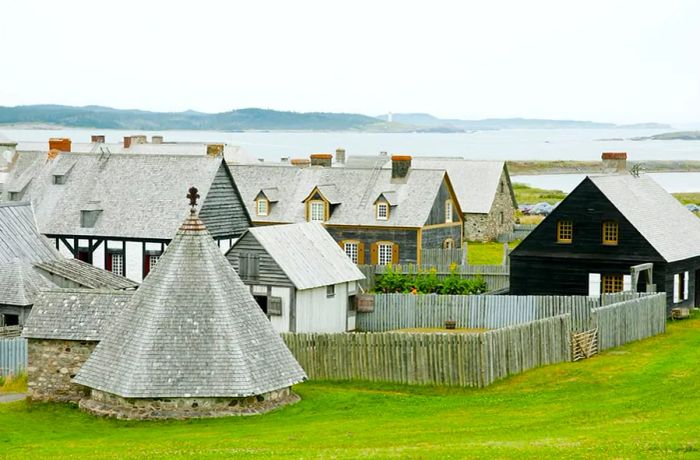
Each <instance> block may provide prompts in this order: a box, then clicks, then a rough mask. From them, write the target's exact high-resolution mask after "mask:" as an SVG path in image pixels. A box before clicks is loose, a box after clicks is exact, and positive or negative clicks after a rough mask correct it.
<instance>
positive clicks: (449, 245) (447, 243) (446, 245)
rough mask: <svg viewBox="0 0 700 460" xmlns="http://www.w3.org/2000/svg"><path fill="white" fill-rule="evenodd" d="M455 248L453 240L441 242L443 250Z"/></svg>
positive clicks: (448, 239)
mask: <svg viewBox="0 0 700 460" xmlns="http://www.w3.org/2000/svg"><path fill="white" fill-rule="evenodd" d="M454 247H455V240H453V239H452V238H447V239H446V240H445V241H443V242H442V248H443V249H454Z"/></svg>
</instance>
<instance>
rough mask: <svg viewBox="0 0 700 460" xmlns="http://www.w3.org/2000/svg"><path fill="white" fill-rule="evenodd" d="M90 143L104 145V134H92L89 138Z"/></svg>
mask: <svg viewBox="0 0 700 460" xmlns="http://www.w3.org/2000/svg"><path fill="white" fill-rule="evenodd" d="M90 142H92V143H93V144H104V143H105V136H104V134H93V135H92V136H90Z"/></svg>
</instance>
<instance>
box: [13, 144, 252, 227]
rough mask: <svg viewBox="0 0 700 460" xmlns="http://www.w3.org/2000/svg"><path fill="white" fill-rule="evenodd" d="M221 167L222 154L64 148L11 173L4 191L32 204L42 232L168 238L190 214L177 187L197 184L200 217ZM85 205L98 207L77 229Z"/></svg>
mask: <svg viewBox="0 0 700 460" xmlns="http://www.w3.org/2000/svg"><path fill="white" fill-rule="evenodd" d="M225 167H226V166H225V164H224V163H223V160H222V158H221V157H220V156H218V157H210V156H205V155H198V156H191V155H156V154H148V155H136V154H123V155H116V154H112V155H109V154H89V153H82V154H75V153H61V154H59V155H58V156H57V157H56V158H54V159H53V160H47V159H46V157H45V156H44V157H40V158H36V159H35V160H34V161H33V162H32V164H31V165H30V166H27V167H25V168H24V169H23V170H21V171H19V170H18V171H15V172H14V173H13V175H12V177H11V178H10V179H9V180H8V183H7V187H6V191H7V192H13V191H14V192H17V193H21V194H22V198H21V199H22V200H26V201H31V202H32V204H33V205H34V210H35V213H36V220H37V222H38V225H39V230H40V231H41V233H43V234H46V235H81V236H92V235H94V236H109V237H117V238H141V239H143V238H148V239H163V240H168V239H170V238H172V235H173V234H174V233H175V231H176V230H177V228H178V226H179V225H180V223H181V222H182V220H183V219H184V218H185V217H186V215H187V212H186V210H183V209H182V207H181V206H179V203H180V202H181V201H182V198H183V197H182V186H181V184H183V183H186V184H191V185H194V186H196V187H197V188H198V189H199V193H200V195H201V196H202V202H203V203H204V208H203V210H202V216H203V218H205V217H204V215H205V214H206V212H207V209H206V206H207V201H206V197H207V194H208V193H209V192H210V190H213V188H212V184H213V183H214V180H215V177H216V175H217V173H218V172H219V170H220V168H225ZM55 175H65V182H64V183H63V184H56V183H55V180H54V176H55ZM234 187H235V185H234ZM5 195H6V196H5V199H8V198H9V196H7V194H5ZM233 201H234V200H233V199H231V200H229V202H227V203H226V206H228V207H230V206H232V205H234V204H235V203H233ZM88 210H93V211H95V210H99V211H98V212H99V218H98V219H97V221H96V223H95V225H94V227H90V228H86V227H82V226H81V211H88ZM240 211H241V213H243V214H245V211H244V210H242V209H241V210H240ZM214 218H217V217H214ZM205 219H206V218H205ZM245 219H246V220H247V219H248V217H247V216H245ZM231 225H232V224H231ZM245 228H247V225H246V226H245ZM245 228H240V229H236V230H240V232H241V233H242V232H243V231H244V230H245ZM224 230H226V232H225V233H228V230H230V229H228V228H225V229H224ZM232 231H233V230H232ZM217 236H218V235H217Z"/></svg>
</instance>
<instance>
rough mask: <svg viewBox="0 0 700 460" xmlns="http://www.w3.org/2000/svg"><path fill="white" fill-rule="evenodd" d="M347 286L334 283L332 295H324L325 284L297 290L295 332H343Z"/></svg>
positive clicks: (345, 319)
mask: <svg viewBox="0 0 700 460" xmlns="http://www.w3.org/2000/svg"><path fill="white" fill-rule="evenodd" d="M347 286H348V285H347V283H342V284H336V285H335V296H333V297H326V286H321V287H319V288H314V289H304V290H303V291H297V304H296V308H297V332H345V326H346V321H347V309H348V289H347Z"/></svg>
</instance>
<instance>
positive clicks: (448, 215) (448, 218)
mask: <svg viewBox="0 0 700 460" xmlns="http://www.w3.org/2000/svg"><path fill="white" fill-rule="evenodd" d="M453 211H454V207H453V206H452V200H447V201H445V223H446V224H449V223H452V215H453V214H454V212H453Z"/></svg>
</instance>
